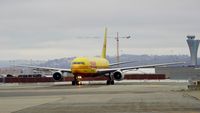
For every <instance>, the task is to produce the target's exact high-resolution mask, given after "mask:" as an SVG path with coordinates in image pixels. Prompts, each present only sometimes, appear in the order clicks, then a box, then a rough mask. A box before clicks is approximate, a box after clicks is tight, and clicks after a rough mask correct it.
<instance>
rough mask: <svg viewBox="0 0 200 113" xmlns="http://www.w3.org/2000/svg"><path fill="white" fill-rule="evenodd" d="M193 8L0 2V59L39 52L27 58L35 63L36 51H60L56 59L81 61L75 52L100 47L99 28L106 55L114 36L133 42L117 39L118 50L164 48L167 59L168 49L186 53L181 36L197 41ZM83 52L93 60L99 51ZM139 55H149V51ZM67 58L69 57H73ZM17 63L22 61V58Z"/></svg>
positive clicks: (136, 1)
mask: <svg viewBox="0 0 200 113" xmlns="http://www.w3.org/2000/svg"><path fill="white" fill-rule="evenodd" d="M198 4H200V1H199V0H190V1H188V0H181V1H180V0H167V1H166V0H148V1H146V0H84V1H80V0H17V1H15V0H9V1H8V0H1V1H0V14H1V15H0V43H1V44H0V50H1V51H3V50H4V52H2V53H1V54H4V55H0V58H4V57H5V56H9V55H10V54H12V52H11V53H9V54H8V52H6V51H13V50H15V51H23V50H24V49H27V51H28V50H29V51H33V50H38V53H37V52H36V51H35V52H34V53H35V54H31V53H30V52H29V55H32V57H33V58H38V56H40V54H43V53H44V52H42V51H39V50H40V49H41V48H42V49H46V51H50V50H51V51H52V52H54V53H56V51H60V52H59V53H57V54H58V55H57V56H60V57H62V55H63V54H61V53H65V49H62V48H68V50H73V51H77V53H80V55H81V54H82V53H81V52H83V51H79V50H78V49H74V48H75V46H76V48H82V49H83V48H84V49H87V48H97V49H99V48H100V47H101V45H102V44H101V43H99V41H101V40H102V38H103V33H104V27H108V35H109V37H111V38H109V41H110V42H108V43H109V46H110V48H109V49H110V50H108V51H109V52H110V54H115V52H114V51H115V42H114V39H112V37H116V32H119V34H120V36H127V35H131V36H132V38H133V39H130V40H123V39H122V40H121V42H120V47H121V48H122V49H123V48H127V50H130V49H132V48H139V49H145V48H164V49H163V51H166V53H168V54H171V53H170V52H169V51H168V48H170V49H171V48H174V51H175V50H177V51H179V50H180V49H177V48H183V49H185V50H186V49H187V44H186V42H185V39H186V35H188V34H193V35H196V37H197V38H199V37H200V33H199V29H200V23H199V20H200V13H199V11H200V7H199V5H198ZM96 41H97V43H96ZM73 44H75V45H73ZM94 44H96V45H94ZM97 45H98V46H97ZM87 50H88V49H87ZM44 51H45V50H44ZM88 51H89V50H88ZM88 51H87V52H86V53H87V54H90V55H92V56H95V55H98V53H96V52H97V51H98V50H95V49H91V50H90V51H89V52H88ZM84 52H85V51H84ZM144 52H145V53H146V54H150V53H152V52H151V50H148V51H144ZM16 53H17V52H16ZM16 53H14V54H16ZM77 53H75V54H77ZM145 53H144V54H145ZM163 53H164V52H157V53H155V54H163ZM182 53H183V54H184V53H185V52H184V51H183V52H182ZM188 54H189V53H188ZM49 55H50V54H49ZM68 55H69V56H73V54H72V52H71V54H68ZM19 57H22V58H26V54H23V55H22V54H21V55H19ZM48 57H49V56H46V58H48ZM5 58H6V57H5Z"/></svg>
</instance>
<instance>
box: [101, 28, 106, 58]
mask: <svg viewBox="0 0 200 113" xmlns="http://www.w3.org/2000/svg"><path fill="white" fill-rule="evenodd" d="M106 45H107V28H105V32H104V42H103V49H102V54H101V57H102V58H106Z"/></svg>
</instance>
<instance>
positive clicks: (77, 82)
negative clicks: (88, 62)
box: [72, 76, 82, 86]
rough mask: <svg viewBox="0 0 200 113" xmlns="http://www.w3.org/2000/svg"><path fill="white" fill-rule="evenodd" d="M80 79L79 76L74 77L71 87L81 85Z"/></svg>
mask: <svg viewBox="0 0 200 113" xmlns="http://www.w3.org/2000/svg"><path fill="white" fill-rule="evenodd" d="M81 78H82V77H81V76H75V77H74V80H73V81H72V85H73V86H74V85H82V82H81Z"/></svg>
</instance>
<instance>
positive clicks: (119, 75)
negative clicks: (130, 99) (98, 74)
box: [113, 71, 124, 81]
mask: <svg viewBox="0 0 200 113" xmlns="http://www.w3.org/2000/svg"><path fill="white" fill-rule="evenodd" d="M113 77H114V79H115V80H117V81H120V80H123V79H124V73H122V72H121V71H115V72H113Z"/></svg>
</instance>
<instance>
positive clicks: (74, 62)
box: [72, 62, 85, 65]
mask: <svg viewBox="0 0 200 113" xmlns="http://www.w3.org/2000/svg"><path fill="white" fill-rule="evenodd" d="M72 64H83V65H84V64H85V63H84V62H73V63H72Z"/></svg>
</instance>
